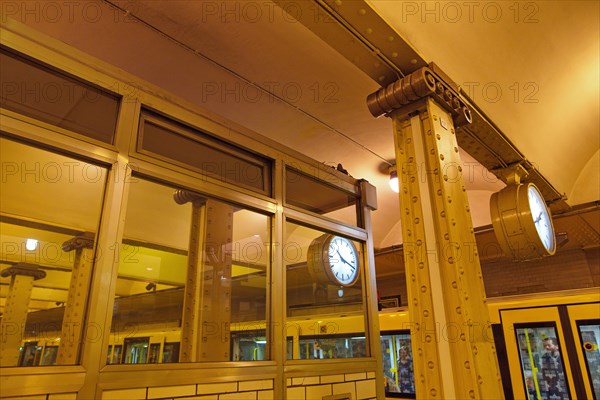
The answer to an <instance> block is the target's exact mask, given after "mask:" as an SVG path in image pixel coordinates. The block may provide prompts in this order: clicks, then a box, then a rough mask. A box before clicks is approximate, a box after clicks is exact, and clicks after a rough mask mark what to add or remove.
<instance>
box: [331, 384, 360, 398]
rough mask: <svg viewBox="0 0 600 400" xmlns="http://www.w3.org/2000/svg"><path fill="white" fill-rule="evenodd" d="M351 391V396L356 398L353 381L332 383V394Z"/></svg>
mask: <svg viewBox="0 0 600 400" xmlns="http://www.w3.org/2000/svg"><path fill="white" fill-rule="evenodd" d="M340 393H352V398H353V399H356V387H355V383H354V382H346V383H334V384H333V394H340Z"/></svg>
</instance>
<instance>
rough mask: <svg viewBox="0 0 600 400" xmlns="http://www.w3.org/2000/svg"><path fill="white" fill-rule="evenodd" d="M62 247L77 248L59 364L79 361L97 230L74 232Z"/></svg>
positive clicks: (71, 249) (64, 248)
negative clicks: (77, 233) (81, 232)
mask: <svg viewBox="0 0 600 400" xmlns="http://www.w3.org/2000/svg"><path fill="white" fill-rule="evenodd" d="M62 250H63V251H64V252H70V251H75V261H74V263H73V271H72V273H71V283H70V285H69V294H68V297H67V302H66V304H65V313H64V315H63V322H62V329H61V335H60V346H59V347H58V354H57V356H56V364H57V365H74V364H77V357H78V355H79V349H80V347H81V335H82V332H83V330H84V326H83V324H84V317H85V307H86V299H87V297H88V293H89V290H90V279H91V277H92V267H93V264H94V234H93V233H91V232H86V233H84V234H83V235H79V236H75V237H74V238H72V239H69V240H67V241H66V242H64V243H63V245H62Z"/></svg>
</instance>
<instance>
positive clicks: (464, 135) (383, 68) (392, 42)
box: [274, 0, 570, 212]
mask: <svg viewBox="0 0 600 400" xmlns="http://www.w3.org/2000/svg"><path fill="white" fill-rule="evenodd" d="M274 2H275V3H276V4H278V5H279V6H280V7H281V8H282V9H283V10H284V11H286V12H287V13H288V14H289V15H290V16H291V17H293V18H294V19H296V20H297V21H299V22H300V23H302V24H303V25H304V26H306V27H307V28H308V29H310V30H311V31H312V32H313V33H315V34H316V35H317V36H319V37H320V38H321V39H322V40H323V41H324V42H326V43H327V44H329V45H330V46H331V47H332V48H333V49H334V50H336V51H337V52H338V53H340V54H341V55H343V56H344V57H345V58H346V59H348V60H349V61H350V62H352V63H353V64H354V65H355V66H356V67H358V68H360V69H361V70H362V71H363V72H364V73H365V74H366V75H368V76H369V77H370V78H371V79H373V80H374V81H376V82H377V83H378V84H379V85H381V86H382V87H385V86H387V85H388V84H390V83H392V82H395V81H397V80H398V79H400V78H402V77H404V76H405V75H408V74H410V73H412V72H414V71H416V70H418V69H419V68H422V67H425V66H428V67H429V68H431V69H432V70H433V71H434V72H435V73H436V74H437V75H438V76H440V77H442V78H443V79H444V81H445V82H446V83H447V84H448V85H450V86H452V87H453V88H454V89H455V90H456V91H458V92H459V93H460V94H461V97H462V98H463V100H464V101H465V102H466V103H467V104H468V105H469V107H470V111H471V116H472V123H471V124H469V125H463V126H462V127H461V128H459V129H458V130H457V139H458V143H459V145H460V147H461V148H462V149H464V150H465V151H466V152H467V153H469V154H470V155H471V156H472V157H473V158H475V159H476V160H477V161H478V162H479V163H481V165H483V166H484V167H485V168H487V169H488V170H489V171H491V172H492V173H493V174H494V175H496V176H497V177H498V178H499V179H501V180H502V181H504V182H506V171H507V170H509V169H511V168H513V167H514V166H515V165H517V164H520V165H521V166H523V167H524V168H525V170H526V171H527V172H528V173H529V176H528V177H527V178H526V179H525V181H527V182H533V183H534V184H535V185H536V186H537V187H538V188H539V189H540V191H541V193H542V195H543V196H544V198H545V200H546V201H547V202H548V203H549V204H550V206H551V208H552V209H553V211H554V212H561V211H566V210H568V209H569V208H570V207H569V205H568V204H567V203H566V201H565V200H566V198H565V196H564V195H562V194H561V193H560V192H559V191H558V190H556V188H555V187H554V186H553V185H552V184H551V183H550V182H549V181H548V180H547V179H546V178H545V177H544V176H543V175H542V174H541V173H540V172H539V171H538V170H536V169H535V167H534V166H533V164H532V163H531V162H530V161H528V160H527V158H526V157H525V155H524V154H523V153H521V152H520V151H519V150H518V149H517V147H516V146H515V145H514V144H513V143H512V142H511V141H510V139H508V137H507V136H506V135H505V134H504V133H503V132H502V131H501V130H500V128H498V127H497V126H496V125H495V124H494V123H493V121H492V120H491V119H490V118H489V117H488V116H487V115H485V113H484V112H483V111H482V110H481V109H480V108H479V107H477V105H476V104H475V103H474V102H473V101H472V100H471V99H470V98H469V97H468V96H467V95H466V93H465V92H464V91H462V90H461V89H460V87H459V86H458V85H457V84H456V83H454V82H453V81H452V79H451V78H450V77H448V76H447V75H446V74H445V73H444V72H443V71H442V70H441V69H440V68H439V67H438V66H437V65H435V63H427V62H426V61H425V59H424V58H423V57H422V56H421V55H419V54H418V52H417V51H416V50H415V49H414V48H412V47H411V45H410V44H409V43H408V42H407V41H406V40H404V39H403V38H402V37H401V36H400V35H399V34H398V33H397V32H396V31H395V30H394V29H393V28H392V27H391V26H390V25H389V24H388V23H387V22H386V21H385V20H384V19H383V18H382V17H381V16H379V15H378V14H377V13H376V12H375V11H374V10H373V9H372V8H371V7H370V6H369V4H367V2H366V1H364V0H352V1H343V0H314V1H312V2H310V1H301V2H297V1H288V0H274Z"/></svg>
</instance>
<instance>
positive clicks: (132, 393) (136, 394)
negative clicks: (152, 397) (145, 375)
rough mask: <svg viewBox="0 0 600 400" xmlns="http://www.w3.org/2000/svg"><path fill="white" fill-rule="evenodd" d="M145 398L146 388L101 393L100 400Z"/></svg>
mask: <svg viewBox="0 0 600 400" xmlns="http://www.w3.org/2000/svg"><path fill="white" fill-rule="evenodd" d="M145 398H146V388H138V389H121V390H105V391H104V393H102V400H130V399H131V400H135V399H145Z"/></svg>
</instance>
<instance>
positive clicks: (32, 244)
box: [25, 239, 38, 251]
mask: <svg viewBox="0 0 600 400" xmlns="http://www.w3.org/2000/svg"><path fill="white" fill-rule="evenodd" d="M37 247H38V241H37V240H36V239H27V240H26V241H25V248H26V249H27V250H29V251H33V250H35V249H37Z"/></svg>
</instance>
